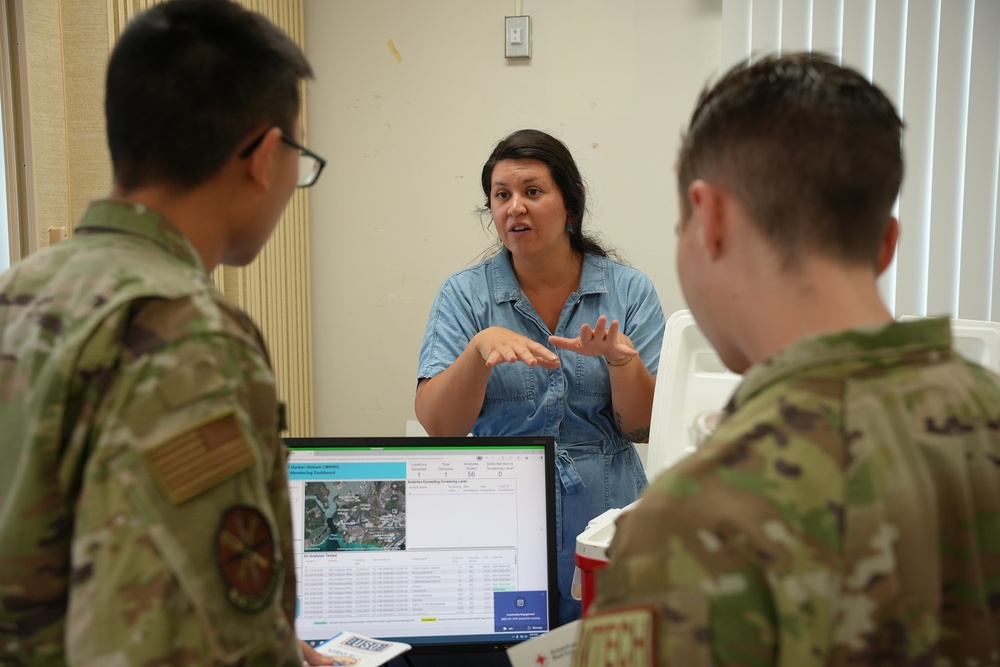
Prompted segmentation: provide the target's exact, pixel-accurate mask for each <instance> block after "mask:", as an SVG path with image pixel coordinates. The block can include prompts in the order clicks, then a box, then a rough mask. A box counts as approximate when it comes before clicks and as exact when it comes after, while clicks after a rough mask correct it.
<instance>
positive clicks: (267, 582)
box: [0, 202, 302, 667]
mask: <svg viewBox="0 0 1000 667" xmlns="http://www.w3.org/2000/svg"><path fill="white" fill-rule="evenodd" d="M280 428H281V427H280V425H279V404H278V402H277V398H276V394H275V388H274V377H273V374H272V372H271V368H270V365H269V361H268V359H267V353H266V349H265V346H264V343H263V341H262V339H261V337H260V334H259V332H258V331H257V329H256V327H255V326H254V325H253V323H252V322H250V320H249V318H247V317H246V316H245V315H243V314H242V313H240V312H239V311H238V310H237V309H236V308H235V306H233V305H232V304H231V303H229V302H228V301H227V300H226V299H225V297H223V296H222V295H221V294H220V293H219V292H218V291H217V290H216V289H215V287H214V286H213V284H212V282H211V280H210V278H209V276H208V275H207V273H206V271H205V268H204V265H203V264H202V262H201V260H200V258H199V257H198V255H197V254H196V253H195V251H194V249H193V248H192V247H191V245H190V244H189V243H188V242H187V240H186V239H185V238H184V237H183V236H182V235H181V234H180V233H179V232H178V231H177V230H176V229H175V228H174V227H173V226H172V225H170V224H169V223H168V222H167V221H166V220H164V219H163V218H161V217H160V216H159V215H157V214H155V213H153V212H152V211H148V210H145V209H143V208H142V207H140V206H132V205H129V204H124V203H116V202H96V203H94V204H92V205H91V207H90V208H89V209H88V211H87V212H86V214H85V216H84V218H83V220H82V221H81V222H80V224H79V225H78V226H77V228H76V233H75V235H74V237H73V238H72V239H70V240H68V241H65V242H63V243H60V244H59V245H57V246H54V247H52V248H49V249H47V250H44V251H41V252H39V253H36V254H35V255H33V256H31V257H29V258H27V259H26V260H24V261H22V262H21V263H19V264H18V265H16V266H14V267H13V268H12V269H11V270H10V271H9V272H8V273H7V274H6V275H4V276H0V430H2V434H3V435H2V438H0V455H2V456H0V458H2V460H3V467H0V664H2V665H21V664H30V665H63V664H72V665H94V666H97V665H100V666H101V667H115V666H118V665H222V664H237V663H239V664H242V665H301V664H302V660H301V656H300V653H299V648H298V643H297V640H296V639H295V633H294V628H293V624H294V613H295V592H294V589H295V586H294V569H293V567H294V563H293V560H292V557H291V520H290V512H289V501H288V490H287V484H286V469H285V453H284V448H283V445H282V444H281V441H280V439H279V437H278V432H279V430H280Z"/></svg>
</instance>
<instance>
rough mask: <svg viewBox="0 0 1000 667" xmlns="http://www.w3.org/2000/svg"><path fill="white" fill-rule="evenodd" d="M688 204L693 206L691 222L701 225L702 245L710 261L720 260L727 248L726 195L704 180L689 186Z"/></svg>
mask: <svg viewBox="0 0 1000 667" xmlns="http://www.w3.org/2000/svg"><path fill="white" fill-rule="evenodd" d="M687 196H688V202H689V203H690V205H691V218H692V221H689V222H688V224H691V222H695V223H697V224H698V225H699V234H701V240H702V245H703V246H704V247H705V250H706V251H707V252H708V255H709V258H710V259H713V260H715V259H718V258H719V257H720V256H721V255H722V252H723V251H724V250H725V248H726V241H727V239H726V232H727V226H726V216H725V211H726V201H725V193H724V192H723V191H722V190H721V189H720V188H718V187H717V186H715V185H713V184H711V183H709V182H708V181H705V180H702V179H700V178H699V179H695V180H693V181H691V184H690V185H688V190H687Z"/></svg>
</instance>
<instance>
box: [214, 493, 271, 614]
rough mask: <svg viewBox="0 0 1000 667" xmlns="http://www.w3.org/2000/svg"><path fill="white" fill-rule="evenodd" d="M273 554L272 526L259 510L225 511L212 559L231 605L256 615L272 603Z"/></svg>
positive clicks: (246, 508) (247, 508)
mask: <svg viewBox="0 0 1000 667" xmlns="http://www.w3.org/2000/svg"><path fill="white" fill-rule="evenodd" d="M275 553H276V546H275V544H274V534H273V533H272V532H271V525H270V524H269V523H268V522H267V518H266V517H265V516H264V515H263V514H262V513H261V511H260V510H259V509H257V508H256V507H250V506H249V505H236V506H234V507H230V508H229V509H228V510H226V512H225V514H223V516H222V521H220V522H219V529H218V530H217V531H216V533H215V560H216V563H218V565H219V572H220V574H221V575H222V583H223V585H224V586H225V589H226V599H228V600H229V602H230V604H232V605H233V606H234V607H236V608H237V609H239V610H240V611H244V612H247V613H257V612H258V611H260V610H261V609H263V608H264V607H266V606H267V605H268V604H269V603H270V602H271V598H272V597H273V596H274V589H275V587H276V586H277V583H278V571H277V569H276V568H275V560H276V556H275Z"/></svg>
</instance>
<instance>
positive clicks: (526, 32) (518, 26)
mask: <svg viewBox="0 0 1000 667" xmlns="http://www.w3.org/2000/svg"><path fill="white" fill-rule="evenodd" d="M504 22H505V30H504V45H505V55H506V56H507V57H508V58H530V57H531V17H530V16H507V17H505V18H504Z"/></svg>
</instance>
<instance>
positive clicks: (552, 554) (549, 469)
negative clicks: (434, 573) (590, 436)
mask: <svg viewBox="0 0 1000 667" xmlns="http://www.w3.org/2000/svg"><path fill="white" fill-rule="evenodd" d="M283 440H284V443H285V445H286V446H287V447H288V449H289V450H290V451H295V450H297V449H301V450H316V449H337V448H367V449H386V450H392V449H397V448H410V449H413V448H427V449H441V448H450V447H462V448H469V447H475V448H479V447H483V448H503V447H517V446H521V447H524V446H530V447H535V448H537V447H539V446H542V449H543V451H544V461H545V503H546V511H545V526H546V536H547V544H546V561H547V565H548V567H547V569H548V573H547V579H548V591H547V595H546V598H547V612H548V616H549V630H552V629H553V628H555V627H556V626H558V624H559V600H558V598H559V596H558V583H557V581H558V579H557V573H556V570H557V567H556V557H557V554H556V551H557V535H556V486H555V485H556V463H555V457H556V451H555V438H553V437H551V436H469V437H440V436H387V437H378V436H359V437H352V436H313V437H287V438H283ZM286 473H287V470H286ZM337 630H346V631H351V630H352V628H350V627H346V628H337ZM376 639H381V638H380V637H376ZM517 643H519V641H518V640H509V639H504V638H499V637H498V639H496V640H485V641H468V642H465V641H455V640H454V639H450V640H449V641H443V642H439V643H434V642H431V643H414V644H412V648H411V650H410V653H411V654H415V655H430V654H454V653H487V652H502V651H505V650H506V649H507V648H509V647H510V646H512V645H514V644H517Z"/></svg>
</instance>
